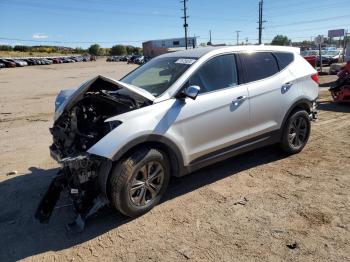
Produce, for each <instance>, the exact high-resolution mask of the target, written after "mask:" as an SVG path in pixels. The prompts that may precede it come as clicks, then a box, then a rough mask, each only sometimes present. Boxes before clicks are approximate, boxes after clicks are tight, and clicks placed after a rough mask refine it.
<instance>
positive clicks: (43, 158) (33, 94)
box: [0, 61, 350, 261]
mask: <svg viewBox="0 0 350 262" xmlns="http://www.w3.org/2000/svg"><path fill="white" fill-rule="evenodd" d="M134 67H135V66H134V65H127V64H125V63H106V62H104V61H97V62H91V63H90V62H89V63H74V64H59V65H50V66H36V67H24V68H16V69H3V70H0V207H1V211H0V261H14V260H20V259H24V260H28V261H67V260H68V261H73V260H74V261H99V260H103V261H175V260H177V261H185V260H192V261H208V260H210V261H350V171H349V170H350V105H338V104H335V103H332V102H331V98H330V96H329V94H328V91H327V88H321V92H320V94H321V96H320V105H319V120H318V121H317V122H316V123H314V124H313V130H312V135H311V138H310V141H309V143H308V145H307V146H306V148H305V149H304V150H303V152H302V153H300V154H298V155H294V156H290V157H285V156H284V155H283V154H281V153H280V152H279V151H278V150H277V149H276V148H275V147H268V148H263V149H260V150H256V151H253V152H250V153H247V154H244V155H242V156H238V157H235V158H232V159H229V160H227V161H225V162H222V163H219V164H216V165H214V166H211V167H209V168H206V169H203V170H201V171H199V172H196V173H193V174H191V175H189V176H186V177H184V178H177V179H173V180H172V181H171V184H170V186H169V189H168V194H167V195H166V198H165V200H164V201H163V203H161V204H160V205H159V206H157V207H156V208H155V209H153V210H152V211H151V212H149V213H148V214H146V215H144V216H142V217H140V218H137V219H133V220H130V219H127V218H125V217H122V216H121V215H119V214H117V213H116V212H115V211H113V210H111V209H108V208H105V209H104V210H102V211H101V212H100V213H99V214H98V215H97V216H96V217H94V218H92V219H91V220H90V221H89V223H88V225H87V229H86V230H85V231H84V232H83V233H82V234H78V235H71V234H68V233H66V232H65V229H64V227H65V224H66V223H67V222H70V220H71V219H72V218H73V216H74V214H73V212H72V211H71V208H70V207H65V204H66V200H64V199H63V200H61V201H60V203H59V208H57V209H55V211H54V214H53V216H52V219H51V221H50V224H46V225H42V224H39V223H38V222H37V221H35V220H34V218H33V214H34V211H35V208H36V206H37V204H38V202H39V201H40V198H41V195H42V194H43V193H44V191H45V190H46V189H47V186H48V184H49V182H50V180H51V178H52V176H53V175H54V174H55V172H56V171H57V167H58V165H57V164H56V163H55V162H54V161H53V160H51V159H50V156H49V152H48V146H49V145H50V143H51V137H50V134H49V131H48V128H49V127H50V126H51V125H52V120H51V119H52V114H53V106H54V98H55V96H56V94H57V92H58V91H59V90H60V89H65V88H70V87H76V86H77V85H79V84H81V83H82V82H83V81H85V80H87V79H89V78H91V77H93V76H95V75H97V74H103V75H107V76H111V77H114V78H117V79H118V78H119V77H121V76H122V75H124V74H125V73H127V72H128V71H130V70H131V69H133V68H134ZM334 79H335V77H334V76H324V77H322V78H321V80H322V85H321V86H323V87H327V86H328V82H330V81H333V80H334ZM14 170H16V171H18V173H17V174H15V175H7V173H8V172H10V171H14ZM244 197H245V198H246V199H247V201H246V203H245V205H241V204H238V203H237V201H239V200H240V199H241V198H244Z"/></svg>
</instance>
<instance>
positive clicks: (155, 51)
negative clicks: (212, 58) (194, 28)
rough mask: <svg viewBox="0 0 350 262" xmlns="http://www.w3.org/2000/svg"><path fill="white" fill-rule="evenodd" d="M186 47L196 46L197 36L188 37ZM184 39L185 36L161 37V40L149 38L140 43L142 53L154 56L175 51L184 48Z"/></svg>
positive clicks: (150, 56)
mask: <svg viewBox="0 0 350 262" xmlns="http://www.w3.org/2000/svg"><path fill="white" fill-rule="evenodd" d="M187 43H188V44H187V46H188V48H196V47H197V38H196V37H188V38H187ZM185 47H186V41H185V38H184V37H182V38H171V39H161V40H150V41H147V42H143V43H142V48H143V55H144V56H145V57H148V58H153V57H155V56H158V55H161V54H165V53H168V52H175V51H180V50H183V49H185Z"/></svg>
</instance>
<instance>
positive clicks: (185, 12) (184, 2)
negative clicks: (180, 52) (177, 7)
mask: <svg viewBox="0 0 350 262" xmlns="http://www.w3.org/2000/svg"><path fill="white" fill-rule="evenodd" d="M187 1H188V0H182V1H180V2H181V3H183V5H184V7H183V9H182V10H183V11H184V16H183V17H182V18H183V19H184V28H185V42H186V43H185V46H186V49H187V27H188V24H187V18H188V16H187V7H186V2H187Z"/></svg>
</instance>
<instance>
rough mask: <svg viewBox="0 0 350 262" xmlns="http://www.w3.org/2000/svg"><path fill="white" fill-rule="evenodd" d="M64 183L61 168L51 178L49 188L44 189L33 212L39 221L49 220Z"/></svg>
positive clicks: (64, 178) (65, 181) (64, 179)
mask: <svg viewBox="0 0 350 262" xmlns="http://www.w3.org/2000/svg"><path fill="white" fill-rule="evenodd" d="M66 183H67V179H66V174H65V173H64V172H63V170H60V171H58V174H57V176H56V177H55V178H54V179H53V180H52V182H51V184H50V186H49V189H48V190H47V191H46V193H45V195H44V197H43V198H42V200H41V201H40V204H39V206H38V208H37V210H36V212H35V218H36V219H38V220H39V221H40V223H48V222H49V220H50V217H51V214H52V211H53V209H54V208H55V206H56V203H57V200H58V199H59V198H60V195H61V192H62V190H63V189H64V187H65V184H66Z"/></svg>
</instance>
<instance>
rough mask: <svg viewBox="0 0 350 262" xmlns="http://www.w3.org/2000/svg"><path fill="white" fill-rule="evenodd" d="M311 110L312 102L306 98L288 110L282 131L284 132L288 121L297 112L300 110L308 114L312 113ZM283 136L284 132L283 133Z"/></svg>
mask: <svg viewBox="0 0 350 262" xmlns="http://www.w3.org/2000/svg"><path fill="white" fill-rule="evenodd" d="M311 108H312V101H310V100H308V99H306V98H304V99H300V100H298V101H296V102H294V103H293V104H292V106H291V107H290V108H289V109H288V111H287V113H286V114H285V116H284V118H283V121H282V125H281V131H283V129H284V127H285V124H286V122H287V120H288V118H289V117H290V116H291V115H292V114H293V113H294V112H296V111H298V110H305V111H306V112H308V113H311ZM281 134H282V132H281Z"/></svg>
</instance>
